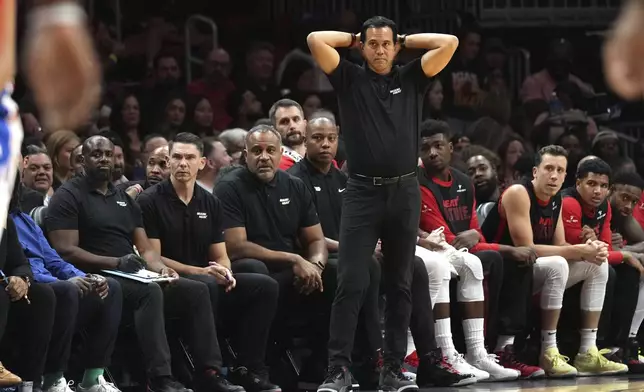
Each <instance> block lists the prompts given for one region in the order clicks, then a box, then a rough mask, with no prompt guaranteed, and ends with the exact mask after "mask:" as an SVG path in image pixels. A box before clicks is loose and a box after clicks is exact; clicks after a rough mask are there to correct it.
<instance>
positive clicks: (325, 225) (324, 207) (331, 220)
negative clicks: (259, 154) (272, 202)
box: [287, 158, 347, 241]
mask: <svg viewBox="0 0 644 392" xmlns="http://www.w3.org/2000/svg"><path fill="white" fill-rule="evenodd" d="M287 172H288V173H290V174H291V175H294V176H295V177H297V178H299V179H301V180H302V181H303V182H304V185H306V187H307V188H308V190H309V192H311V195H312V196H313V203H314V204H315V208H316V209H317V212H318V216H319V217H320V224H321V225H322V231H323V232H324V236H325V237H327V238H330V239H332V240H336V241H339V240H340V218H341V217H342V194H343V192H344V190H345V189H346V188H347V176H346V175H345V174H344V173H342V172H341V171H340V170H338V169H337V168H336V167H335V166H334V165H331V169H330V170H329V172H328V173H326V174H324V173H322V172H321V171H319V170H318V169H317V168H316V167H315V166H313V164H311V162H310V161H309V160H308V159H306V158H305V159H302V160H301V161H299V162H297V163H296V164H295V165H293V166H291V167H290V168H289V169H288V170H287Z"/></svg>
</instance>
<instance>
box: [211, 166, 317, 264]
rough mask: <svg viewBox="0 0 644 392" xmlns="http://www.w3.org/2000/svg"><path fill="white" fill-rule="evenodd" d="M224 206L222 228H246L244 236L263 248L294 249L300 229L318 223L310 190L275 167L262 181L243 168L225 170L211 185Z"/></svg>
mask: <svg viewBox="0 0 644 392" xmlns="http://www.w3.org/2000/svg"><path fill="white" fill-rule="evenodd" d="M215 195H216V196H217V197H218V198H219V200H220V201H221V203H222V206H223V209H224V229H231V228H235V227H244V228H246V237H247V238H248V240H249V241H250V242H254V243H256V244H258V245H260V246H263V247H264V248H267V249H270V250H274V251H281V252H297V251H298V248H297V244H296V242H297V239H298V235H299V233H300V229H302V228H305V227H311V226H315V225H317V224H318V223H320V221H319V219H318V214H317V212H316V211H315V205H314V204H313V199H312V198H311V193H310V192H309V191H308V189H306V185H304V182H302V180H300V179H299V178H296V177H293V176H292V175H290V174H288V173H286V172H284V171H282V170H278V171H277V172H276V173H275V178H273V180H272V181H271V182H269V183H263V182H261V181H260V180H259V179H257V177H255V175H254V174H253V173H251V172H250V171H248V169H246V168H244V169H243V170H242V169H240V170H235V171H233V172H230V173H228V175H226V177H224V178H222V179H221V180H220V182H219V183H218V184H217V186H216V187H215Z"/></svg>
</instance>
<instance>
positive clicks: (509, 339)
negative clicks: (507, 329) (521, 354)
mask: <svg viewBox="0 0 644 392" xmlns="http://www.w3.org/2000/svg"><path fill="white" fill-rule="evenodd" d="M511 344H514V336H509V335H499V337H498V339H497V341H496V348H495V349H494V352H499V351H503V350H505V346H509V345H511Z"/></svg>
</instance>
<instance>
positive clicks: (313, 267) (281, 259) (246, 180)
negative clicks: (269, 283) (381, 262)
mask: <svg viewBox="0 0 644 392" xmlns="http://www.w3.org/2000/svg"><path fill="white" fill-rule="evenodd" d="M281 144H282V143H281V138H280V134H279V133H278V132H277V130H275V128H273V127H272V126H268V125H259V126H257V127H254V128H252V129H251V130H250V131H249V132H248V135H247V137H246V150H245V154H246V164H247V167H246V168H242V169H239V170H234V171H232V172H230V173H229V174H228V175H226V176H225V177H224V178H222V179H221V181H220V182H218V184H217V187H216V188H215V194H216V195H217V197H219V199H220V200H221V202H222V205H223V208H224V228H225V239H226V248H227V249H228V252H229V255H230V258H231V259H232V260H233V265H234V264H235V263H241V262H242V259H254V260H260V261H262V262H263V263H264V264H265V267H264V265H261V267H262V268H261V269H257V268H256V269H254V270H253V271H252V272H264V273H267V274H270V275H271V276H272V277H273V278H274V279H275V280H277V282H278V283H279V286H280V289H279V292H280V304H279V308H278V316H277V317H276V321H277V322H278V323H280V324H281V323H283V322H284V320H285V319H286V318H287V317H289V316H290V315H292V314H293V312H305V311H309V312H312V313H314V314H315V316H316V317H315V319H314V318H312V317H313V316H312V317H310V318H307V321H309V322H310V323H311V327H310V328H309V329H308V332H310V336H311V337H314V339H313V342H314V343H315V347H312V350H313V354H312V356H311V357H310V360H309V362H308V364H309V365H307V367H309V368H315V369H317V368H319V372H321V373H322V376H323V372H324V362H325V357H326V343H327V339H328V325H329V313H330V310H331V303H332V297H333V293H334V291H335V288H334V287H330V285H331V284H332V282H333V281H334V280H335V279H333V278H335V273H336V269H335V268H334V266H333V265H332V264H327V254H328V253H327V248H326V243H325V240H324V234H323V233H322V227H321V226H320V221H319V218H318V215H317V213H316V211H315V205H314V204H313V200H312V196H311V194H310V193H309V191H308V190H307V189H306V186H305V185H304V183H303V182H302V181H301V180H300V179H298V178H295V177H293V176H291V175H289V174H287V173H285V172H283V171H281V170H278V165H279V161H280V159H281V154H282V152H281V149H282V146H281ZM245 262H247V261H245ZM300 317H301V318H304V317H306V316H304V317H302V316H300ZM274 330H275V331H278V332H279V333H281V334H287V333H288V332H287V331H286V330H285V329H284V327H278V326H276V327H275V328H274ZM284 338H285V337H284V336H282V337H278V339H279V341H283V339H284ZM310 373H311V374H313V373H315V374H317V372H313V371H311V372H310Z"/></svg>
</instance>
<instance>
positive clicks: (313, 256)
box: [306, 238, 329, 265]
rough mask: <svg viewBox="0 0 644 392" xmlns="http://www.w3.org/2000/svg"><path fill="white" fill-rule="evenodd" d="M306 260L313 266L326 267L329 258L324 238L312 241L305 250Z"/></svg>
mask: <svg viewBox="0 0 644 392" xmlns="http://www.w3.org/2000/svg"><path fill="white" fill-rule="evenodd" d="M306 250H307V252H306V255H307V257H306V259H307V260H308V261H310V262H311V263H313V264H316V265H317V264H320V263H321V264H322V265H326V262H327V259H328V258H329V252H328V251H327V249H326V241H325V239H324V238H322V239H319V240H315V241H312V242H311V243H309V246H307V248H306Z"/></svg>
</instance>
